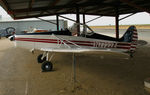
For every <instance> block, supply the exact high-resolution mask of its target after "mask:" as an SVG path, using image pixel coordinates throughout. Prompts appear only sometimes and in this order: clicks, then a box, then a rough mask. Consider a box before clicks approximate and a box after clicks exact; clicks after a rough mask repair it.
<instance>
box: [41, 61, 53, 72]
mask: <svg viewBox="0 0 150 95" xmlns="http://www.w3.org/2000/svg"><path fill="white" fill-rule="evenodd" d="M41 69H42V71H44V72H47V71H52V69H53V64H52V63H51V62H49V61H44V62H43V64H42V65H41Z"/></svg>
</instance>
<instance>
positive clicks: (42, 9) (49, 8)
mask: <svg viewBox="0 0 150 95" xmlns="http://www.w3.org/2000/svg"><path fill="white" fill-rule="evenodd" d="M97 4H98V3H97ZM93 5H95V2H91V3H90V2H87V3H83V4H80V5H75V4H72V5H60V6H55V7H38V8H32V11H48V10H54V9H56V10H57V9H62V8H63V9H64V8H66V9H68V8H70V9H72V8H76V7H77V6H78V7H79V8H80V7H87V6H93ZM103 6H109V4H103ZM12 11H13V12H14V13H23V12H28V11H29V10H28V9H26V8H25V9H15V10H12Z"/></svg>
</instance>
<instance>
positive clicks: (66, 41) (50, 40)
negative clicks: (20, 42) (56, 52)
mask: <svg viewBox="0 0 150 95" xmlns="http://www.w3.org/2000/svg"><path fill="white" fill-rule="evenodd" d="M16 39H30V40H46V41H47V40H50V41H57V39H38V38H19V37H18V38H15V40H16ZM63 41H64V42H67V41H66V40H63ZM69 41H71V40H69ZM71 42H79V43H80V42H83V43H93V42H91V41H76V40H72V41H71Z"/></svg>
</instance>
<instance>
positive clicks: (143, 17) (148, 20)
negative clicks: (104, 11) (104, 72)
mask: <svg viewBox="0 0 150 95" xmlns="http://www.w3.org/2000/svg"><path fill="white" fill-rule="evenodd" d="M0 15H2V19H3V20H13V19H12V18H11V17H10V16H9V15H8V14H7V12H6V11H5V10H4V9H3V8H2V7H0ZM63 16H66V17H69V18H71V19H74V20H75V19H76V16H75V15H73V14H68V15H63ZM124 16H126V15H121V16H119V18H122V17H124ZM95 17H98V16H89V15H86V21H89V20H91V19H93V18H95ZM42 18H43V19H52V20H54V19H56V17H55V16H48V17H42ZM80 18H81V22H82V15H81V16H80ZM32 19H33V18H32ZM60 19H62V18H60ZM72 24H73V22H72V21H68V25H69V26H71V25H72ZM119 24H120V25H134V24H150V14H149V13H146V12H141V13H137V14H134V15H132V16H131V17H128V18H126V19H124V20H121V21H120V22H119ZM87 25H89V26H99V25H115V18H114V17H106V16H105V17H101V18H99V19H97V20H95V21H92V22H90V23H87Z"/></svg>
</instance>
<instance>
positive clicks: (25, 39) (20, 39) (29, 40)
mask: <svg viewBox="0 0 150 95" xmlns="http://www.w3.org/2000/svg"><path fill="white" fill-rule="evenodd" d="M16 40H17V41H30V42H42V43H58V44H61V41H59V42H57V41H38V40H30V39H16ZM62 44H64V43H62ZM66 44H72V43H66ZM76 44H77V45H81V46H93V45H91V44H80V43H76ZM72 45H73V44H72Z"/></svg>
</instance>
